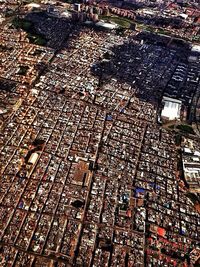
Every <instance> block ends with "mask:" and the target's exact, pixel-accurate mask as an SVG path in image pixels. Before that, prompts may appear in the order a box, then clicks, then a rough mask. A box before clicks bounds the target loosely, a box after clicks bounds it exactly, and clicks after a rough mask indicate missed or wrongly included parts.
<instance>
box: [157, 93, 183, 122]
mask: <svg viewBox="0 0 200 267" xmlns="http://www.w3.org/2000/svg"><path fill="white" fill-rule="evenodd" d="M163 103H164V108H163V110H162V113H161V117H165V118H167V119H168V120H175V119H179V118H180V110H181V103H182V102H181V101H180V100H178V99H173V98H170V97H163Z"/></svg>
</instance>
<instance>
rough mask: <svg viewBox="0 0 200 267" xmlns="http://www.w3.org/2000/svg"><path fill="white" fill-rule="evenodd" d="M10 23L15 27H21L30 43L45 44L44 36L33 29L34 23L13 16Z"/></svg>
mask: <svg viewBox="0 0 200 267" xmlns="http://www.w3.org/2000/svg"><path fill="white" fill-rule="evenodd" d="M12 25H13V26H14V27H15V28H16V29H22V30H24V31H25V32H26V33H27V37H28V39H29V41H30V43H32V44H36V45H41V46H45V45H46V44H47V40H46V38H45V37H44V36H43V35H42V34H38V33H37V32H36V30H35V27H34V24H33V23H32V22H31V21H29V20H26V19H21V18H14V19H13V21H12Z"/></svg>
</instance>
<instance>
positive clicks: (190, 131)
mask: <svg viewBox="0 0 200 267" xmlns="http://www.w3.org/2000/svg"><path fill="white" fill-rule="evenodd" d="M176 128H177V129H179V130H180V131H182V132H184V133H187V134H195V132H194V130H193V128H192V126H190V125H187V124H180V125H177V126H176Z"/></svg>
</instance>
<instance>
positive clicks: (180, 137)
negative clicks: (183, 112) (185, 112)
mask: <svg viewBox="0 0 200 267" xmlns="http://www.w3.org/2000/svg"><path fill="white" fill-rule="evenodd" d="M181 140H182V136H181V135H180V134H177V135H176V136H175V143H176V145H177V146H180V145H181Z"/></svg>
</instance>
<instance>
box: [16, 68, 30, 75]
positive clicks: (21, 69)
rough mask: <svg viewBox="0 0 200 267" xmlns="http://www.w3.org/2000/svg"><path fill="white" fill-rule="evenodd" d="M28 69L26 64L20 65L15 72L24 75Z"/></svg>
mask: <svg viewBox="0 0 200 267" xmlns="http://www.w3.org/2000/svg"><path fill="white" fill-rule="evenodd" d="M28 69H29V67H27V66H20V67H19V71H18V73H17V74H19V75H23V76H25V75H26V74H27V71H28Z"/></svg>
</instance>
